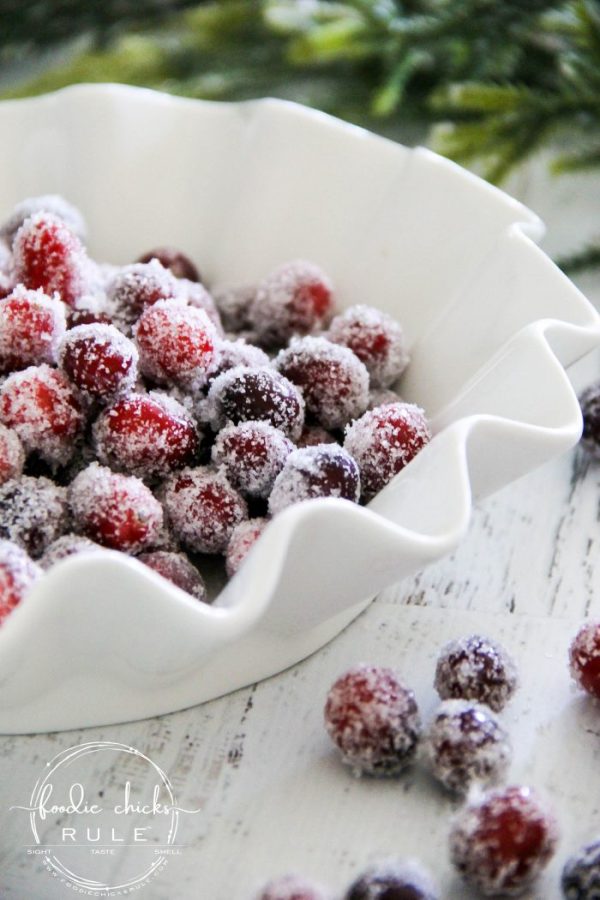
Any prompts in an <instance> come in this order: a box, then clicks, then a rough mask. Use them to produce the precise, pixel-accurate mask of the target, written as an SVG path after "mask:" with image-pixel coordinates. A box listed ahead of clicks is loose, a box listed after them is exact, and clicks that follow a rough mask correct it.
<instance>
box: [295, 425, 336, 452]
mask: <svg viewBox="0 0 600 900" xmlns="http://www.w3.org/2000/svg"><path fill="white" fill-rule="evenodd" d="M335 443H337V441H336V439H335V438H334V436H333V435H332V434H331V432H330V431H326V430H325V429H324V428H321V426H320V425H305V426H304V428H303V429H302V434H301V435H300V437H299V438H298V441H297V444H298V447H316V446H317V444H335Z"/></svg>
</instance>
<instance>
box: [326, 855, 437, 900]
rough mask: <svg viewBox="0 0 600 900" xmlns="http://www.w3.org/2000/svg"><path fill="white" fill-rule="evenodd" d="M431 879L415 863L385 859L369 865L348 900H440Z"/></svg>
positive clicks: (348, 895) (346, 896)
mask: <svg viewBox="0 0 600 900" xmlns="http://www.w3.org/2000/svg"><path fill="white" fill-rule="evenodd" d="M440 897H441V895H440V893H439V891H438V888H437V887H436V885H435V884H434V882H433V880H432V879H431V876H430V875H429V873H428V872H426V871H425V870H424V869H423V868H422V867H421V866H420V865H419V864H418V863H416V862H413V861H412V860H403V859H399V860H393V859H392V860H385V861H384V862H380V863H377V864H376V865H373V866H369V868H368V869H366V870H365V871H364V872H363V873H362V874H361V875H359V877H358V878H357V879H356V880H355V881H354V882H353V883H352V884H351V885H350V887H349V888H348V891H347V892H346V893H345V894H344V900H440Z"/></svg>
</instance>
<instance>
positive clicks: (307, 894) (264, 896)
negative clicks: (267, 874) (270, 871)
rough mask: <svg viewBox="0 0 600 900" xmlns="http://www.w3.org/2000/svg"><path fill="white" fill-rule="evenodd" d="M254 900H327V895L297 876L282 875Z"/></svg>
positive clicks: (266, 886) (316, 886) (311, 883)
mask: <svg viewBox="0 0 600 900" xmlns="http://www.w3.org/2000/svg"><path fill="white" fill-rule="evenodd" d="M255 900H329V894H328V893H326V892H325V891H324V890H323V888H321V887H319V885H317V884H314V882H312V881H308V880H307V879H306V878H301V877H300V876H299V875H283V876H282V877H281V878H274V879H273V880H272V881H270V882H269V883H268V884H266V885H265V886H264V888H263V889H262V890H261V891H259V892H258V894H257V895H256V897H255Z"/></svg>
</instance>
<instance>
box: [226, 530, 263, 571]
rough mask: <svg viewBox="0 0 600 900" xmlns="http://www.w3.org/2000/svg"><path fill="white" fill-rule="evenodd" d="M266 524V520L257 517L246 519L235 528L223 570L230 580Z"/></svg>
mask: <svg viewBox="0 0 600 900" xmlns="http://www.w3.org/2000/svg"><path fill="white" fill-rule="evenodd" d="M268 524H269V520H268V519H265V518H263V517H259V518H256V519H247V520H246V521H245V522H240V524H239V525H236V526H235V528H234V529H233V531H232V532H231V537H230V539H229V544H228V545H227V551H226V554H225V570H226V572H227V574H228V576H229V577H230V578H233V576H234V575H235V573H236V572H237V571H238V569H239V567H240V566H241V564H242V563H243V562H244V560H245V559H246V557H247V555H248V553H249V552H250V550H251V549H252V547H253V546H254V544H255V543H256V541H257V540H258V539H259V537H260V536H261V534H262V533H263V531H264V530H265V528H266V527H267V525H268Z"/></svg>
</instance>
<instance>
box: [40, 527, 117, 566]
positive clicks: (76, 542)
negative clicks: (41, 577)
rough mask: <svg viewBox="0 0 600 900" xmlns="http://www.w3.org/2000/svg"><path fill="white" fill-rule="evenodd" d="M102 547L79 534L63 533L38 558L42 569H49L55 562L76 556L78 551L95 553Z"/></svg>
mask: <svg viewBox="0 0 600 900" xmlns="http://www.w3.org/2000/svg"><path fill="white" fill-rule="evenodd" d="M102 549H103V548H102V547H101V546H100V544H97V543H96V542H95V541H91V540H90V539H89V538H86V537H84V536H83V535H81V534H63V536H62V537H59V538H57V540H55V541H53V542H52V543H51V544H50V546H49V547H48V548H47V549H46V551H45V553H44V555H43V556H42V558H41V559H40V566H41V567H42V569H50V568H52V566H54V565H56V563H59V562H62V560H63V559H68V558H69V556H78V555H79V554H80V553H97V552H98V551H99V550H102Z"/></svg>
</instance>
